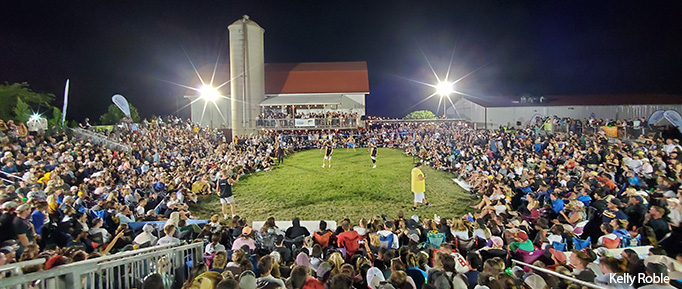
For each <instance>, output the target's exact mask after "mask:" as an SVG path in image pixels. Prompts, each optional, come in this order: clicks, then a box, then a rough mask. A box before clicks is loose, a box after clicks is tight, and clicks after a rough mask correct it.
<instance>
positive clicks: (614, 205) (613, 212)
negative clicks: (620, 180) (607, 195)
mask: <svg viewBox="0 0 682 289" xmlns="http://www.w3.org/2000/svg"><path fill="white" fill-rule="evenodd" d="M621 205H622V203H621V202H620V200H619V199H618V198H612V199H611V201H609V202H608V204H606V207H607V208H608V209H607V210H605V211H604V213H603V214H602V223H608V222H611V220H613V219H621V220H627V219H628V216H627V215H626V214H625V213H623V211H621V210H620V206H621Z"/></svg>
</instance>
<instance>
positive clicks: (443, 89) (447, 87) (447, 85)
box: [436, 81, 455, 117]
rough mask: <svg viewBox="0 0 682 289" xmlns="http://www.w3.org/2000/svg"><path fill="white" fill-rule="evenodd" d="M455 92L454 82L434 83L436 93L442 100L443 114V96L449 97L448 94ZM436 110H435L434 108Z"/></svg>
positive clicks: (444, 112) (444, 114)
mask: <svg viewBox="0 0 682 289" xmlns="http://www.w3.org/2000/svg"><path fill="white" fill-rule="evenodd" d="M453 92H455V84H454V83H453V82H448V81H440V82H438V84H436V93H437V94H438V95H440V100H441V102H443V116H444V117H445V116H446V104H445V101H443V98H448V100H449V99H450V94H452V93H453ZM436 111H437V110H436Z"/></svg>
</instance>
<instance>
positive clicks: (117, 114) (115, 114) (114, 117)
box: [99, 104, 140, 124]
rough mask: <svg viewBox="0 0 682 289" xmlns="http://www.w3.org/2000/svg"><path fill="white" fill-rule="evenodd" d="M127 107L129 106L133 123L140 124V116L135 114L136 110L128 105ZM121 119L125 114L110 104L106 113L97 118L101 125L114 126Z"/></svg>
mask: <svg viewBox="0 0 682 289" xmlns="http://www.w3.org/2000/svg"><path fill="white" fill-rule="evenodd" d="M128 105H129V106H130V116H131V117H132V118H133V122H140V114H139V113H138V112H137V108H135V107H134V106H132V105H130V104H128ZM123 117H125V114H123V112H122V111H121V109H120V108H118V106H116V105H115V104H112V105H110V106H109V108H108V109H107V113H105V114H103V115H101V116H100V117H99V121H100V122H101V123H102V124H116V123H118V122H119V121H120V120H121V119H123Z"/></svg>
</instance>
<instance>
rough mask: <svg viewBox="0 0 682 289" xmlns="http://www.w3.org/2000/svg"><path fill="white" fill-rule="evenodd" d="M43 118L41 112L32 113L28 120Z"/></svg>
mask: <svg viewBox="0 0 682 289" xmlns="http://www.w3.org/2000/svg"><path fill="white" fill-rule="evenodd" d="M40 118H41V116H40V114H39V113H34V114H32V115H31V117H30V118H29V119H28V121H37V120H39V119H40Z"/></svg>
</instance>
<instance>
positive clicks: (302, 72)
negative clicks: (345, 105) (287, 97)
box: [265, 61, 369, 94]
mask: <svg viewBox="0 0 682 289" xmlns="http://www.w3.org/2000/svg"><path fill="white" fill-rule="evenodd" d="M339 92H364V93H368V92H369V78H368V76H367V62H364V61H357V62H308V63H266V64H265V93H266V94H287V93H292V94H293V93H339Z"/></svg>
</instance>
